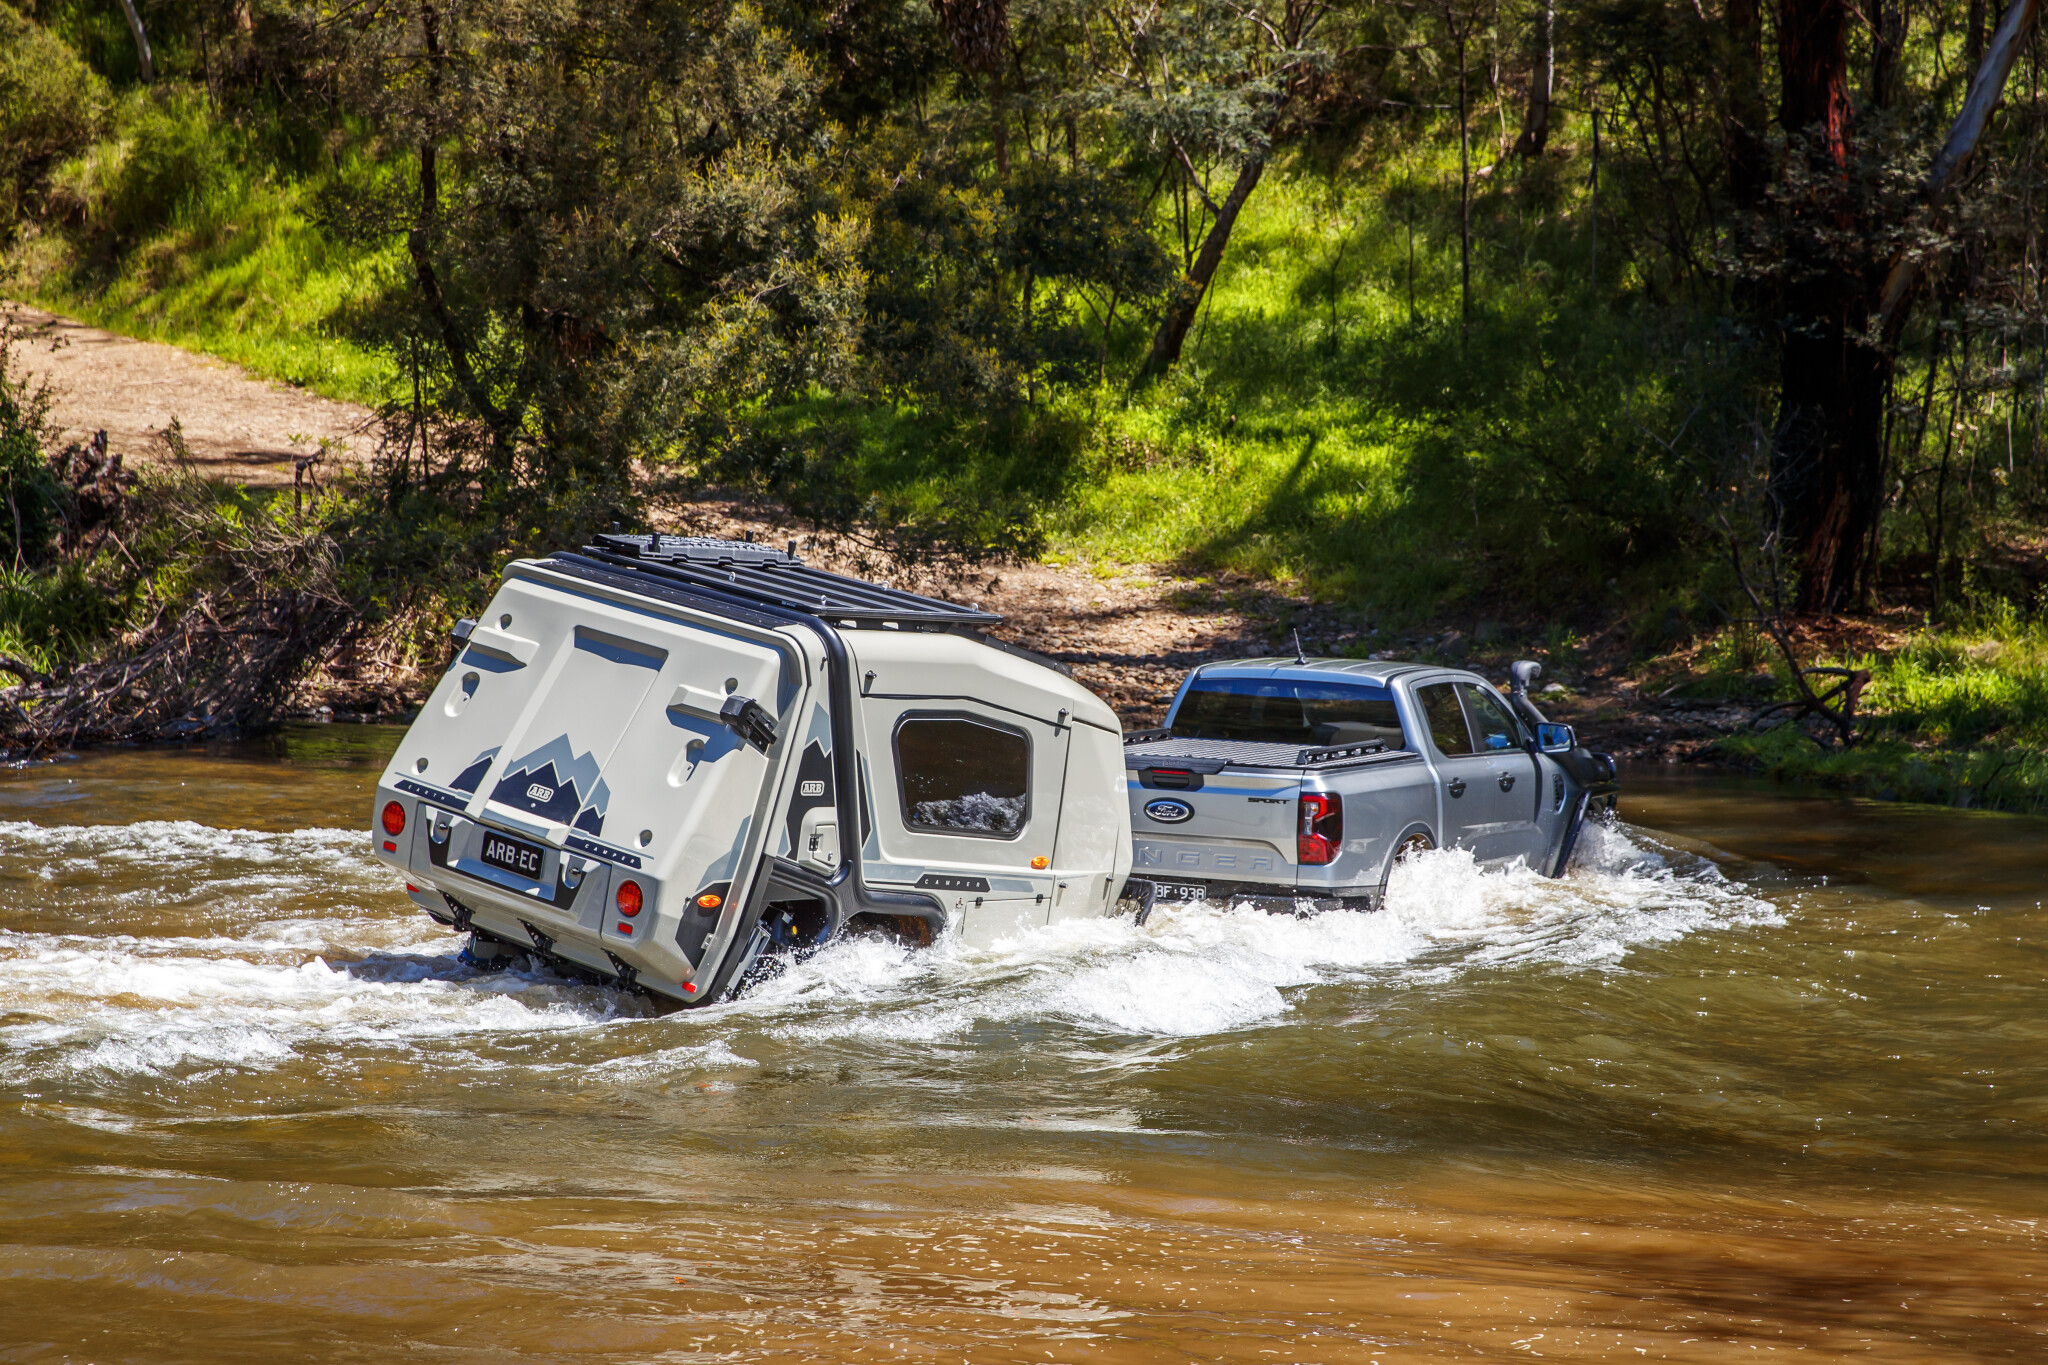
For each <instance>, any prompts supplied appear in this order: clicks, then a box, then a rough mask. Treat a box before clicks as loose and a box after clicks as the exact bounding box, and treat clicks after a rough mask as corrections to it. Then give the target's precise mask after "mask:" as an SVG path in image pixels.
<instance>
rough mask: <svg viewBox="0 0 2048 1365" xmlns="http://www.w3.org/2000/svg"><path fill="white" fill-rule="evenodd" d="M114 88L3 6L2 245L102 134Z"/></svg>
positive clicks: (0, 111) (0, 19)
mask: <svg viewBox="0 0 2048 1365" xmlns="http://www.w3.org/2000/svg"><path fill="white" fill-rule="evenodd" d="M106 104H107V85H106V82H105V81H103V80H101V79H100V78H99V76H97V75H95V74H94V73H93V72H92V71H91V70H90V69H89V68H88V67H87V66H86V65H85V63H84V62H82V61H80V60H79V59H78V57H77V55H76V54H74V53H73V52H72V50H71V49H70V48H69V47H67V46H66V45H65V44H64V43H63V42H62V41H61V40H60V39H58V38H57V37H56V36H55V35H54V34H52V33H51V32H50V31H49V30H47V29H45V28H44V27H43V26H42V25H40V24H37V23H35V22H34V21H32V20H30V19H27V18H24V17H23V16H22V15H20V14H19V13H17V12H16V11H15V10H13V9H12V8H10V7H8V6H6V5H0V241H4V240H5V239H6V238H8V237H10V236H12V235H13V226H14V223H15V221H16V220H17V219H18V218H19V216H20V214H21V212H22V209H23V207H24V201H26V200H27V199H28V198H30V197H31V196H32V195H33V194H34V193H35V191H36V189H37V187H38V186H39V185H40V184H41V182H42V180H43V177H44V176H45V175H47V174H48V173H49V171H50V169H51V168H52V167H53V166H55V165H56V164H57V163H58V162H60V161H62V160H63V159H64V158H66V157H70V156H75V155H77V154H78V153H79V152H80V151H81V150H83V149H84V148H85V147H86V146H87V145H88V144H90V143H91V142H92V140H93V138H94V137H95V136H97V135H98V132H99V127H100V123H101V120H102V119H103V117H104V116H105V112H106Z"/></svg>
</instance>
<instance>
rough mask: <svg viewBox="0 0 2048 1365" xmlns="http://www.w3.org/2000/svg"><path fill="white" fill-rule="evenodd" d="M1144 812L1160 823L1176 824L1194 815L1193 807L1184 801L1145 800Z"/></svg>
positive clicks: (1190, 818)
mask: <svg viewBox="0 0 2048 1365" xmlns="http://www.w3.org/2000/svg"><path fill="white" fill-rule="evenodd" d="M1145 814H1146V815H1148V816H1150V817H1151V818H1152V819H1154V820H1157V821H1158V822H1159V823H1160V824H1162V825H1177V824H1179V823H1180V822H1181V821H1183V820H1192V819H1194V817H1195V808H1194V807H1193V806H1190V805H1189V804H1188V803H1187V802H1185V801H1147V802H1146V803H1145Z"/></svg>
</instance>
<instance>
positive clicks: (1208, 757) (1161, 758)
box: [1124, 740, 1301, 884]
mask: <svg viewBox="0 0 2048 1365" xmlns="http://www.w3.org/2000/svg"><path fill="white" fill-rule="evenodd" d="M1268 748H1271V749H1274V750H1276V753H1275V754H1273V755H1267V754H1264V753H1263V752H1261V753H1256V754H1254V753H1240V752H1239V751H1247V750H1264V749H1268ZM1281 748H1285V749H1286V753H1285V755H1284V756H1282V755H1280V754H1278V753H1277V750H1279V749H1281ZM1294 753H1295V749H1294V748H1293V747H1291V746H1277V745H1246V744H1241V743H1237V742H1234V741H1208V740H1192V741H1189V740H1180V741H1162V742H1158V743H1154V744H1142V745H1133V746H1131V747H1130V748H1128V749H1126V750H1125V754H1124V764H1125V772H1126V777H1127V779H1128V787H1129V791H1130V795H1131V834H1132V855H1133V856H1132V861H1131V871H1132V874H1133V875H1135V876H1140V877H1147V878H1150V879H1152V880H1154V881H1163V882H1169V883H1170V882H1172V881H1173V880H1174V879H1175V878H1177V877H1187V878H1191V879H1199V880H1203V881H1224V882H1232V881H1253V882H1268V883H1285V884H1291V883H1292V882H1293V881H1294V875H1295V869H1294V861H1295V829H1294V822H1295V803H1296V801H1297V800H1298V799H1299V797H1300V795H1301V773H1300V770H1299V769H1294V768H1288V767H1273V768H1252V767H1239V766H1236V765H1234V764H1233V763H1232V762H1231V761H1230V760H1231V759H1232V758H1233V757H1247V758H1269V757H1271V758H1283V761H1284V760H1285V759H1291V758H1293V756H1294Z"/></svg>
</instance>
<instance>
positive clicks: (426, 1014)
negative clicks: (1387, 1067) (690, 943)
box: [0, 821, 1776, 1084]
mask: <svg viewBox="0 0 2048 1365" xmlns="http://www.w3.org/2000/svg"><path fill="white" fill-rule="evenodd" d="M0 856H8V857H15V858H27V859H31V860H32V859H35V858H42V859H45V860H47V861H48V863H49V864H50V865H52V866H54V867H55V868H56V872H55V877H56V878H57V881H58V884H59V887H60V888H61V887H62V886H63V885H64V884H65V883H67V882H70V883H75V882H77V881H78V880H80V879H85V880H90V879H91V878H92V877H94V876H97V875H104V874H101V873H97V872H95V871H94V867H95V865H96V864H97V863H100V862H103V861H106V860H124V861H126V862H127V863H130V864H139V865H141V866H144V867H146V868H148V869H149V875H148V879H147V881H145V882H144V883H143V885H144V886H145V887H149V886H155V887H160V888H162V891H163V894H164V895H165V896H166V897H167V898H168V897H171V896H176V897H177V898H179V899H180V900H189V899H190V898H191V897H192V896H193V895H194V894H200V895H202V896H203V898H205V899H206V900H208V901H209V902H211V901H214V900H218V901H220V902H221V903H222V904H223V905H225V906H226V907H228V910H229V911H230V912H231V913H225V914H224V916H223V919H224V921H225V926H226V927H225V928H224V929H223V931H222V932H219V933H197V934H193V933H187V934H182V935H168V934H167V935H165V936H162V937H151V936H148V935H146V934H140V933H136V932H133V928H134V920H133V917H132V916H131V918H130V920H129V921H128V923H127V924H126V926H125V927H126V928H127V929H128V930H129V931H130V932H123V933H118V934H106V935H94V934H91V933H90V932H88V931H85V930H81V929H78V928H76V927H75V926H73V927H71V928H69V929H68V931H67V932H63V933H35V932H28V931H7V930H0V1021H5V1022H0V1080H4V1081H6V1082H8V1083H12V1084H20V1083H24V1082H28V1081H33V1080H35V1079H37V1078H62V1077H70V1078H72V1079H74V1080H82V1081H86V1082H88V1083H90V1082H92V1081H94V1080H97V1079H113V1078H118V1077H124V1076H130V1077H132V1076H147V1077H155V1078H162V1079H164V1080H166V1081H170V1082H178V1081H188V1080H191V1079H193V1078H195V1077H201V1076H210V1075H215V1074H218V1073H219V1072H221V1071H223V1070H226V1071H263V1070H267V1069H273V1068H277V1067H280V1066H286V1065H292V1064H295V1063H299V1062H311V1063H313V1064H316V1065H333V1064H345V1063H346V1062H347V1060H348V1059H351V1058H357V1059H359V1058H361V1057H363V1056H366V1055H370V1054H377V1055H386V1054H402V1055H405V1056H406V1057H408V1058H409V1059H410V1060H412V1061H413V1062H415V1063H418V1064H421V1065H447V1066H456V1067H469V1068H479V1069H493V1068H503V1067H506V1066H524V1067H528V1068H531V1069H535V1070H546V1071H560V1070H570V1069H573V1070H576V1071H580V1072H587V1073H589V1074H591V1075H592V1076H593V1077H594V1078H603V1077H613V1078H617V1079H642V1078H648V1077H664V1076H674V1075H679V1074H687V1073H692V1072H699V1071H704V1070H718V1069H727V1068H733V1067H743V1066H751V1065H754V1064H755V1063H754V1062H753V1061H752V1060H751V1059H750V1058H748V1057H746V1056H744V1055H742V1053H741V1052H740V1051H735V1049H734V1046H733V1044H734V1042H739V1043H740V1046H741V1048H742V1049H744V1048H745V1046H746V1044H745V1042H744V1041H743V1035H744V1034H746V1033H749V1032H767V1033H772V1034H774V1035H775V1036H776V1037H777V1038H779V1039H789V1038H794V1039H796V1040H798V1041H803V1040H816V1041H825V1040H831V1039H856V1040H860V1039H866V1040H874V1041H878V1042H880V1041H887V1042H890V1043H895V1044H907V1045H917V1044H937V1043H944V1044H947V1045H971V1044H972V1042H973V1038H974V1035H975V1033H976V1031H977V1030H981V1029H986V1028H991V1027H995V1028H1002V1027H1022V1026H1030V1025H1033V1024H1039V1023H1045V1022H1053V1023H1057V1024H1059V1025H1061V1026H1063V1027H1064V1028H1065V1029H1067V1030H1069V1031H1074V1032H1078V1033H1080V1034H1082V1035H1083V1036H1086V1035H1089V1034H1095V1035H1102V1036H1110V1037H1121V1038H1129V1037H1133V1036H1136V1037H1140V1038H1144V1037H1151V1038H1159V1039H1172V1038H1180V1037H1190V1036H1199V1035H1204V1034H1214V1033H1219V1032H1225V1031H1229V1030H1236V1029H1244V1028H1251V1027H1257V1026H1260V1025H1263V1024H1269V1023H1271V1022H1273V1021H1276V1020H1279V1019H1282V1018H1284V1017H1285V1016H1286V1015H1287V1014H1289V1013H1290V1012H1291V1011H1292V1010H1293V1009H1294V1008H1295V1006H1296V1003H1297V1001H1298V1000H1299V998H1300V993H1301V991H1302V989H1303V988H1309V987H1316V986H1322V985H1331V984H1342V983H1346V982H1353V983H1357V982H1364V983H1373V982H1386V981H1399V982H1404V983H1410V984H1415V985H1427V984H1428V983H1430V982H1432V981H1435V980H1441V979H1444V978H1446V977H1449V976H1455V975H1457V974H1460V973H1466V972H1471V971H1474V970H1485V969H1497V970H1499V969H1506V970H1527V969H1539V970H1576V971H1584V970H1592V971H1603V970H1613V969H1615V968H1617V967H1618V966H1620V965H1622V964H1623V963H1624V961H1625V959H1626V958H1627V955H1628V954H1629V953H1630V952H1631V951H1632V950H1634V949H1635V948H1637V947H1639V946H1642V945H1645V944H1654V943H1658V942H1663V941H1668V940H1671V939H1676V938H1679V937H1683V936H1685V935H1688V934H1694V933H1700V932H1706V931H1711V930H1715V929H1726V928H1733V927H1738V926H1742V925H1751V924H1761V923H1768V922H1773V921H1775V919H1776V912H1775V910H1774V909H1773V908H1772V907H1771V906H1770V905H1769V904H1768V903H1766V902H1764V901H1762V900H1760V899H1757V898H1756V897H1754V896H1752V895H1750V894H1749V893H1748V892H1747V891H1746V890H1745V889H1744V888H1742V887H1740V886H1739V885H1736V884H1734V883H1731V882H1729V881H1727V880H1726V879H1725V878H1723V877H1722V876H1721V874H1720V873H1719V872H1718V871H1717V870H1715V869H1714V867H1713V866H1712V865H1711V864H1710V863H1708V862H1706V861H1705V860H1703V859H1696V858H1691V857H1688V856H1686V855H1681V854H1677V853H1675V852H1671V851H1669V850H1664V849H1661V848H1659V847H1658V846H1657V845H1656V844H1655V843H1654V842H1653V841H1652V840H1650V839H1649V838H1648V837H1647V836H1644V835H1641V834H1632V833H1630V832H1629V831H1627V830H1625V829H1613V828H1605V827H1597V826H1596V827H1589V828H1588V829H1587V831H1586V834H1585V838H1584V841H1583V843H1582V845H1581V849H1580V853H1579V856H1578V857H1577V858H1576V859H1575V863H1574V867H1573V869H1572V871H1571V873H1570V875H1568V876H1566V877H1564V878H1562V879H1560V880H1556V881H1553V880H1550V879H1547V878H1544V877H1540V876H1538V875H1537V874H1535V873H1533V872H1531V871H1529V870H1528V869H1526V868H1519V867H1517V868H1510V869H1508V870H1505V871H1485V870H1482V869H1480V868H1479V867H1477V866H1476V865H1475V864H1474V863H1473V861H1472V859H1471V857H1470V856H1469V855H1466V854H1463V853H1458V852H1438V853H1433V854H1428V855H1425V856H1423V857H1421V858H1419V859H1417V860H1415V861H1414V862H1412V863H1410V864H1407V865H1404V866H1403V867H1401V868H1399V869H1397V870H1396V872H1395V875H1394V878H1393V881H1392V883H1391V885H1390V886H1389V888H1388V896H1387V904H1386V906H1385V908H1383V909H1381V910H1379V911H1377V912H1374V913H1370V914H1361V913H1357V912H1352V911H1335V912H1328V913H1323V914H1314V915H1307V916H1302V917H1293V916H1288V915H1272V914H1267V913H1266V912H1264V911H1262V910H1258V909H1255V908H1252V907H1250V906H1248V905H1240V906H1220V905H1217V906H1211V905H1193V906H1161V907H1160V908H1159V909H1158V910H1157V911H1156V912H1155V914H1154V915H1153V917H1152V919H1151V921H1150V922H1149V923H1148V924H1146V925H1145V926H1142V927H1140V926H1138V925H1136V924H1135V923H1133V922H1132V921H1131V920H1129V919H1124V918H1115V919H1102V920H1077V921H1068V922H1065V923H1062V924H1058V925H1053V926H1050V927H1048V928H1044V929H1037V930H1031V931H1027V932H1023V933H1019V934H1017V935H1015V936H1014V937H1012V938H1009V939H1005V940H1002V941H999V942H998V943H996V944H995V945H994V946H993V947H989V948H969V947H967V946H965V945H963V944H961V943H960V942H959V941H957V940H954V939H948V940H943V941H941V942H940V943H939V944H937V945H936V946H934V947H932V948H930V949H924V950H911V949H907V948H904V947H901V946H898V945H896V944H893V943H890V942H887V941H883V940H879V939H873V938H856V939H848V940H844V941H842V942H839V943H835V944H832V945H829V946H828V947H826V948H825V949H824V950H822V951H820V952H818V953H816V954H813V955H811V956H810V957H808V958H806V959H804V960H802V961H791V962H788V963H786V964H784V966H783V969H782V970H781V971H780V973H779V974H777V975H776V976H774V977H772V978H771V979H769V980H766V981H764V982H761V983H759V984H758V985H756V986H755V987H754V988H753V989H752V990H751V991H749V993H748V994H747V995H746V996H744V997H743V998H741V999H739V1000H737V1001H733V1002H730V1003H725V1004H720V1005H717V1006H713V1007H711V1008H709V1009H707V1010H704V1011H701V1012H693V1013H691V1014H688V1015H685V1016H680V1017H675V1018H671V1019H667V1020H651V1019H647V1018H644V1017H643V1016H645V1015H646V1014H647V1013H648V1012H649V1011H648V1010H647V1007H646V1004H645V1002H643V1001H641V1000H638V999H636V998H633V997H628V996H624V995H621V994H620V993H617V992H613V991H607V990H602V989H597V988H592V987H588V986H582V985H577V984H575V983H572V982H568V981H564V980H561V979H559V978H555V977H552V976H549V975H547V974H545V973H535V972H521V971H508V972H504V973H500V974H497V975H483V974H479V973H476V972H474V971H472V970H470V969H469V968H467V967H465V966H463V965H462V964H461V963H460V962H459V961H458V960H457V958H456V956H455V953H456V950H457V948H458V946H459V942H460V941H459V940H457V939H456V938H455V937H454V936H452V935H450V934H448V933H447V932H446V931H444V930H441V929H439V928H438V927H436V926H434V925H432V924H430V923H429V922H427V921H426V920H425V918H424V917H423V916H420V915H419V914H418V913H417V912H416V911H415V910H413V909H412V908H411V906H410V905H409V904H407V903H405V902H403V901H401V900H399V899H398V898H397V897H396V895H395V887H394V886H393V879H392V877H391V875H390V873H389V870H388V869H385V868H383V867H381V866H380V865H378V864H376V863H375V862H374V861H373V860H372V859H370V858H369V857H368V856H367V855H366V854H365V853H364V851H363V849H362V842H361V835H360V834H359V833H358V832H356V831H347V830H306V831H299V832H297V833H293V834H264V833H260V832H254V831H240V830H215V829H209V828H207V827H204V826H199V825H194V824H191V823H190V822H185V821H151V822H145V823H142V824H137V825H128V826H73V827H58V828H54V829H52V828H44V827H39V826H31V825H22V824H0ZM136 884H137V879H136V877H135V876H134V869H133V867H132V866H131V867H130V869H129V871H128V873H127V875H126V876H125V878H124V881H123V885H126V886H128V887H131V888H132V887H134V886H135V885H136ZM195 884H197V885H201V886H203V887H204V888H205V890H204V891H203V892H201V893H194V892H193V891H191V890H190V889H189V888H190V887H192V886H193V885H195ZM25 885H26V883H24V882H21V881H17V882H16V884H15V886H16V890H15V893H14V894H16V895H17V896H18V895H20V894H21V893H22V889H23V888H24V886H25ZM36 894H37V895H42V894H63V891H62V890H61V889H60V890H57V891H52V892H49V893H43V892H41V891H40V890H38V891H37V892H36ZM136 894H141V893H139V892H138V893H136ZM208 923H209V925H212V924H214V923H215V921H214V920H212V919H209V921H208ZM549 1039H555V1040H559V1042H558V1043H555V1044H550V1045H548V1046H546V1047H543V1046H541V1044H542V1043H544V1042H545V1041H546V1040H549ZM560 1043H574V1044H576V1046H575V1047H574V1048H573V1049H572V1050H571V1052H569V1053H567V1054H565V1053H563V1052H562V1050H561V1046H560ZM508 1058H510V1060H508ZM571 1058H573V1060H570V1059H571ZM337 1059H341V1062H340V1063H337Z"/></svg>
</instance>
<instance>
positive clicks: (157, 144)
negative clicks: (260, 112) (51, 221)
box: [52, 85, 233, 250]
mask: <svg viewBox="0 0 2048 1365" xmlns="http://www.w3.org/2000/svg"><path fill="white" fill-rule="evenodd" d="M112 121H113V125H114V130H113V136H111V137H109V138H107V139H106V140H104V141H102V142H99V143H96V144H94V145H93V146H92V147H91V148H90V149H89V150H88V151H87V152H85V153H84V154H83V155H82V156H78V157H75V158H74V159H72V160H71V161H68V162H66V163H65V164H64V165H63V166H62V167H60V168H59V169H58V171H57V173H56V176H55V180H54V184H53V186H52V189H53V193H54V197H55V199H56V200H57V206H58V208H59V209H60V210H61V211H62V212H63V213H64V215H65V216H66V217H67V218H69V219H70V220H71V221H72V222H73V223H74V224H75V225H76V226H78V227H81V228H83V229H84V231H85V233H86V235H87V236H88V238H89V239H90V240H91V241H92V242H93V243H94V244H95V245H97V246H99V247H101V248H103V249H110V250H112V249H120V248H125V247H129V246H133V245H135V244H136V243H137V242H140V241H141V240H143V239H144V238H146V237H148V236H149V235H150V234H151V233H152V232H154V231H156V230H157V229H158V228H161V227H163V226H164V225H166V224H168V223H169V222H171V221H172V219H173V218H175V217H176V215H177V213H178V211H179V210H180V209H181V208H183V207H185V205H187V204H188V203H191V202H192V201H194V200H195V199H197V198H199V197H200V196H202V195H204V194H205V193H206V191H207V190H209V189H210V188H212V187H213V186H215V185H216V184H218V183H220V181H221V180H222V179H223V178H224V177H225V175H226V174H227V171H228V169H229V166H230V162H231V159H232V156H233V152H232V149H231V138H230V136H229V133H228V130H226V129H224V128H222V127H219V126H217V125H216V123H215V121H214V119H213V116H212V112H211V110H210V109H209V107H208V105H207V100H206V95H205V93H204V92H203V91H201V90H197V89H194V88H192V87H190V86H175V85H161V86H156V87H154V88H150V89H143V90H133V91H129V92H128V93H127V94H125V95H123V96H122V97H121V99H120V100H119V101H118V103H117V104H116V105H115V107H114V111H113V115H112Z"/></svg>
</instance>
